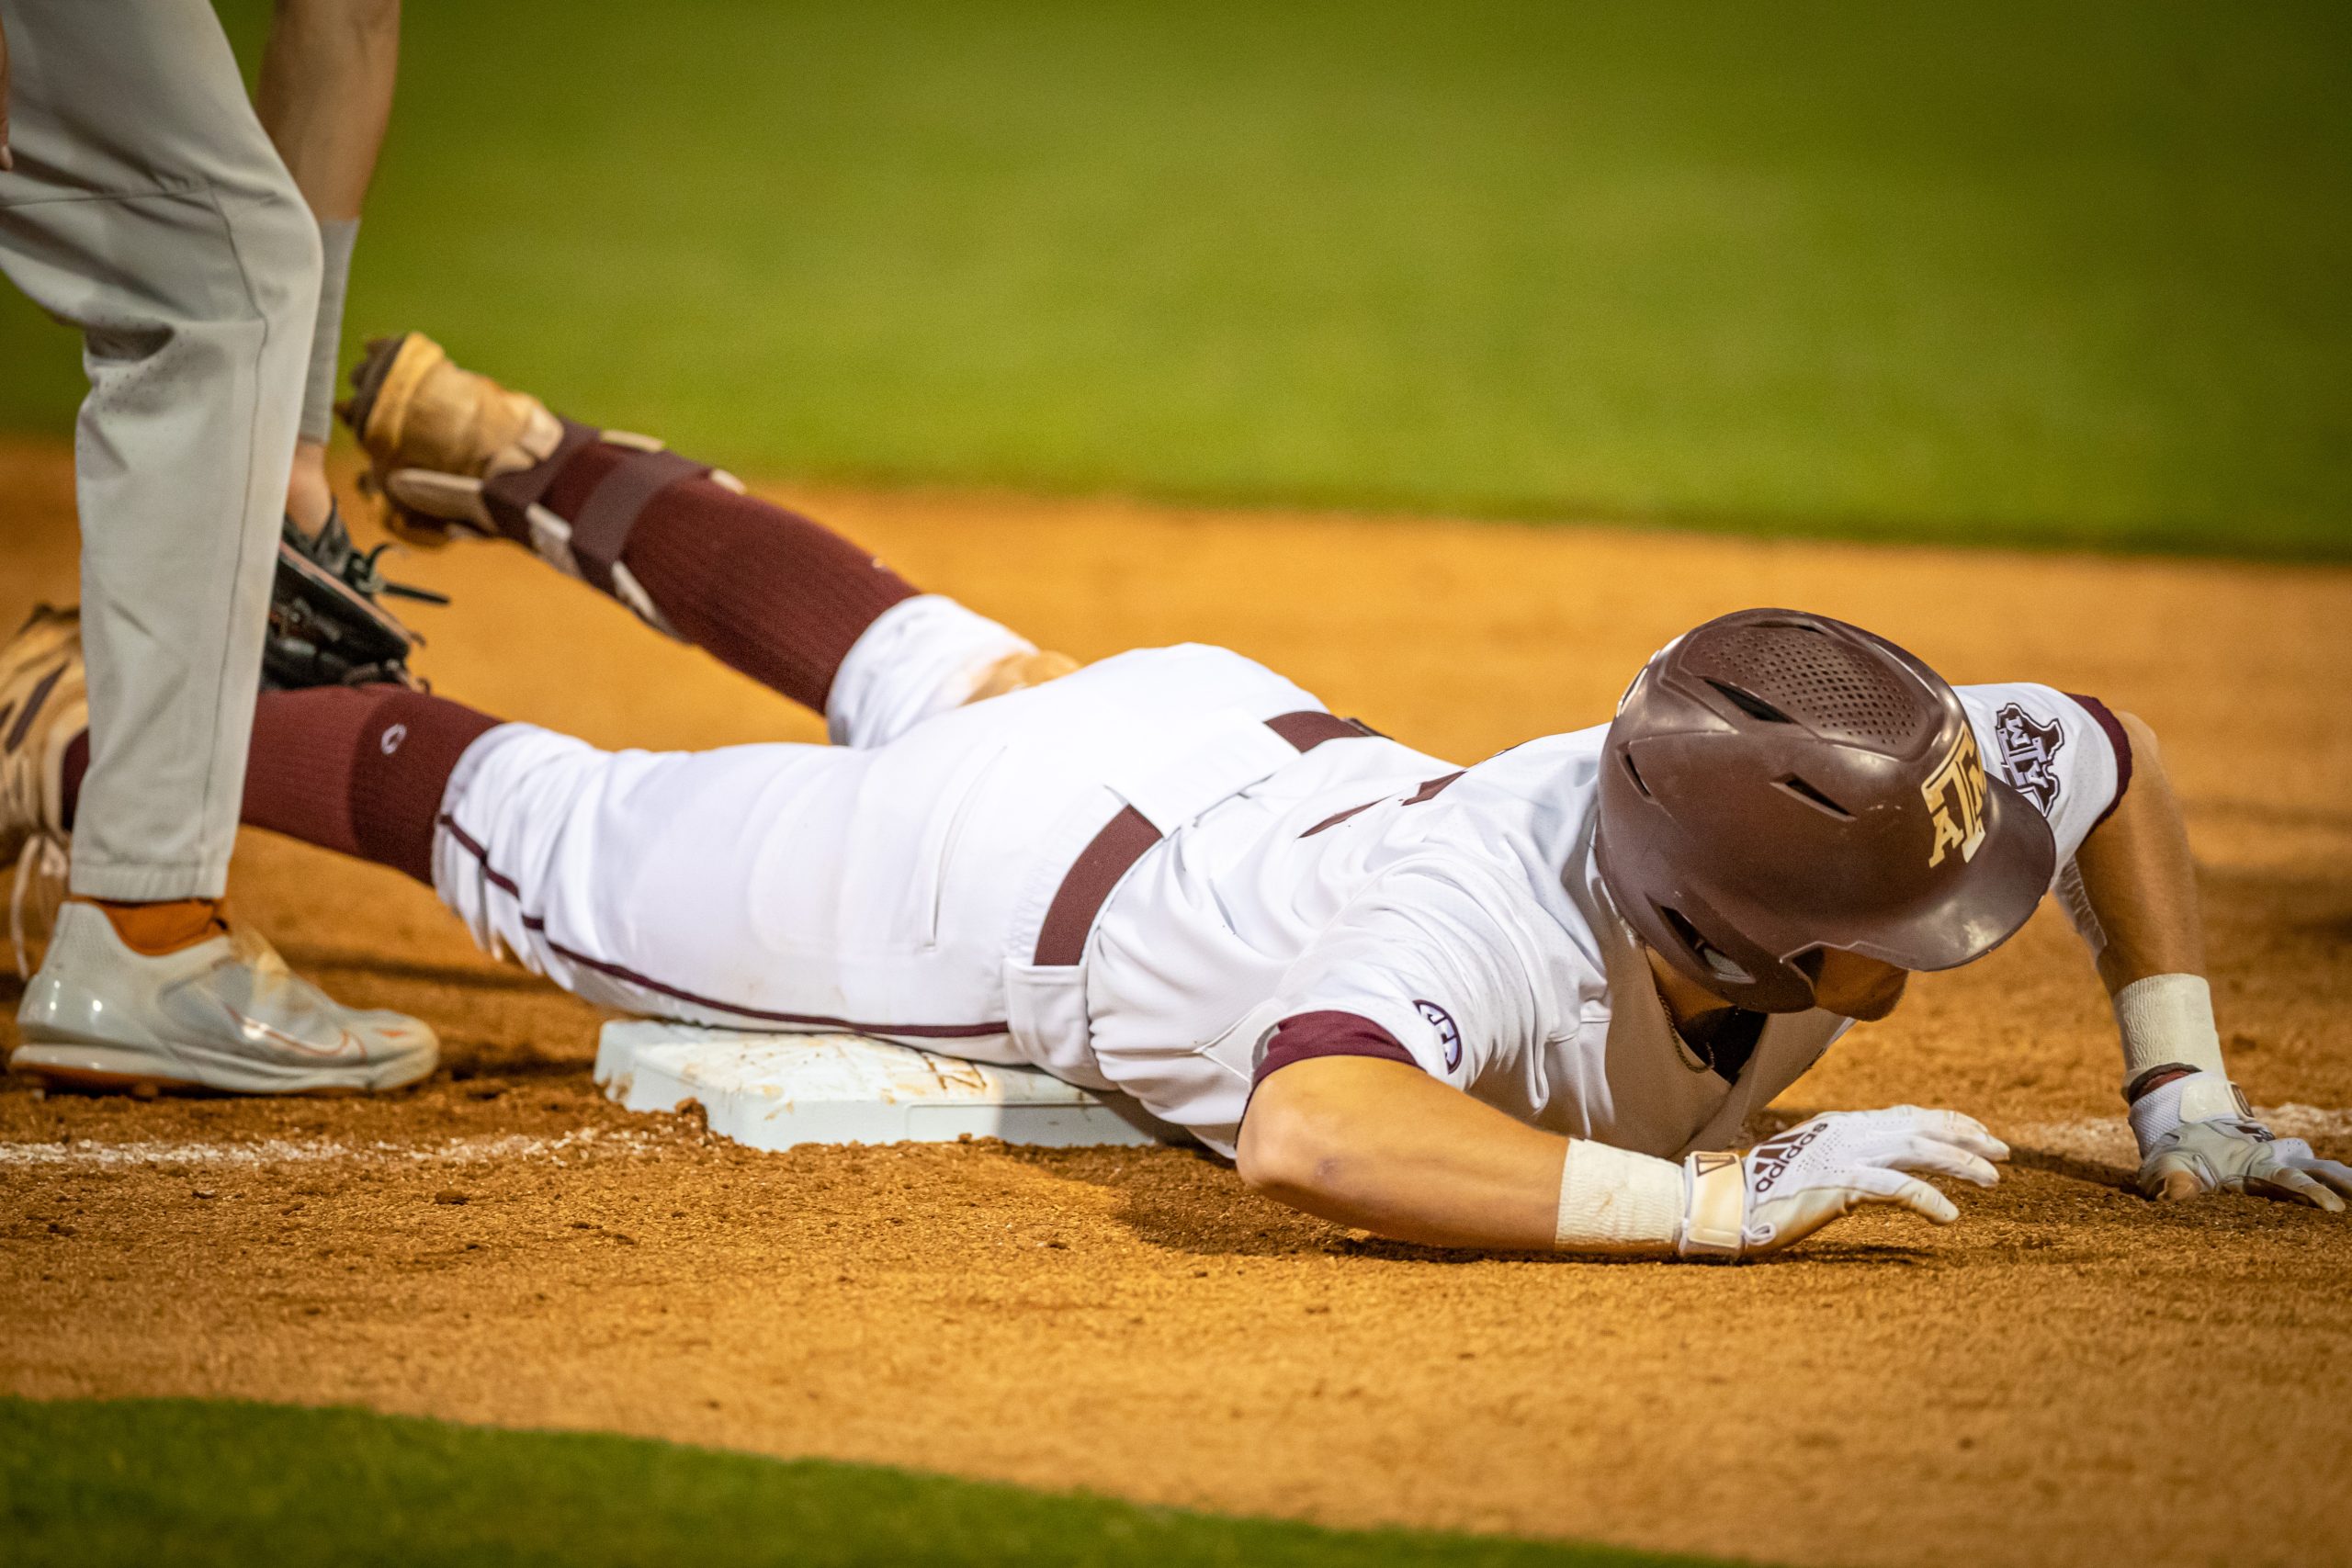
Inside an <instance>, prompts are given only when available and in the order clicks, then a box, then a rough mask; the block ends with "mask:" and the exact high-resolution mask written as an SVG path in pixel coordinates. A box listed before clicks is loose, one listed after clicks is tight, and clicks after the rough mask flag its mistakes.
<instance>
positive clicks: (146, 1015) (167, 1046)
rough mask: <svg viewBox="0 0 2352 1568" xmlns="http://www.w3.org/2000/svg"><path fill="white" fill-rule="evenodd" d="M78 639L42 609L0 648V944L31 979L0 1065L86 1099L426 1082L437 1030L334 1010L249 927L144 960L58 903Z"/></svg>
mask: <svg viewBox="0 0 2352 1568" xmlns="http://www.w3.org/2000/svg"><path fill="white" fill-rule="evenodd" d="M81 634H82V624H81V617H80V616H79V615H77V614H76V613H75V612H74V611H72V610H52V609H50V608H48V607H46V606H44V607H42V608H41V609H39V610H36V611H34V612H33V616H32V619H31V620H29V621H28V622H27V623H26V624H25V626H24V627H23V629H22V630H20V631H19V632H17V635H16V637H14V638H12V639H11V640H10V641H9V642H8V643H7V644H6V646H5V647H0V856H6V857H8V858H13V859H14V860H15V861H16V862H17V874H16V885H15V887H14V889H13V892H12V894H11V897H10V900H9V910H8V917H9V919H8V925H9V933H8V934H9V940H10V944H11V946H12V947H14V948H15V950H16V954H17V963H18V965H19V970H20V972H22V971H23V970H26V969H29V970H30V971H31V973H30V977H29V981H28V985H27V986H26V988H25V996H24V1001H23V1004H22V1005H21V1006H20V1007H19V1008H18V1009H17V1035H18V1040H19V1043H18V1045H17V1049H16V1050H15V1051H14V1052H12V1053H11V1054H10V1055H9V1057H8V1066H10V1067H11V1068H12V1069H14V1070H15V1071H17V1072H23V1073H31V1074H36V1075H38V1076H40V1077H44V1078H48V1079H50V1080H51V1081H54V1082H58V1083H61V1084H66V1085H72V1086H76V1087H81V1088H88V1089H144V1090H150V1091H152V1090H153V1089H219V1090H222V1091H225V1092H228V1093H232V1094H306V1093H311V1094H315V1093H336V1092H341V1093H353V1092H363V1093H364V1092H367V1091H368V1090H373V1089H398V1088H401V1086H403V1085H406V1084H412V1083H414V1082H416V1081H417V1080H418V1079H419V1078H422V1077H424V1076H425V1075H426V1074H428V1073H430V1072H431V1071H432V1070H433V1067H434V1064H435V1062H436V1061H437V1060H438V1059H439V1056H440V1044H439V1042H437V1041H436V1040H435V1038H434V1036H433V1031H432V1030H430V1029H428V1028H426V1027H425V1026H424V1024H422V1023H420V1022H418V1021H416V1020H415V1019H413V1018H408V1017H405V1016H404V1015H402V1014H400V1013H396V1012H383V1011H363V1010H358V1009H355V1008H346V1007H344V1006H343V1005H341V1004H340V1003H338V1002H336V1001H335V1000H334V998H330V997H329V996H327V994H326V993H325V992H323V991H322V990H320V989H319V988H318V987H316V986H313V985H311V983H310V982H309V981H307V980H304V979H302V978H301V977H300V976H297V975H296V974H294V973H293V971H291V970H290V969H288V968H287V966H286V961H285V960H284V959H282V958H280V957H279V956H278V955H277V950H276V949H274V948H272V947H271V946H270V945H269V943H268V942H267V941H266V940H265V939H264V938H263V937H262V936H261V935H260V934H259V933H257V932H254V931H249V930H244V929H239V928H232V929H229V930H225V931H220V932H219V934H216V935H213V936H211V937H209V938H206V939H205V940H203V941H200V942H196V943H194V944H193V945H191V946H187V947H183V948H180V949H178V950H177V951H175V952H171V953H162V954H151V953H141V952H137V951H135V950H133V949H132V948H131V947H130V945H129V944H127V943H126V942H124V941H123V940H122V938H121V936H120V935H119V933H118V932H117V931H116V930H115V927H114V922H113V921H111V920H109V919H107V914H106V911H105V910H103V909H101V908H98V907H97V906H96V905H95V904H89V903H84V902H80V901H78V900H74V899H72V898H69V897H65V894H64V873H65V871H66V869H67V867H68V865H69V864H70V860H69V854H70V852H69V849H68V840H67V837H66V833H65V826H64V795H65V778H64V773H65V754H66V751H67V750H68V749H69V748H70V747H71V745H72V744H73V740H74V737H75V736H76V735H79V734H80V733H82V731H83V730H84V729H85V728H87V726H88V722H89V707H88V701H87V696H86V691H87V686H86V681H85V675H84V671H83V665H82V635H81ZM44 949H45V950H44ZM37 950H42V951H38V967H34V966H33V960H34V958H35V955H36V951H37Z"/></svg>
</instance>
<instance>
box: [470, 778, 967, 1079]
mask: <svg viewBox="0 0 2352 1568" xmlns="http://www.w3.org/2000/svg"><path fill="white" fill-rule="evenodd" d="M441 827H442V829H444V830H445V831H447V833H448V835H449V839H450V841H451V842H453V843H455V844H456V845H457V846H458V848H459V849H461V850H463V851H465V852H467V853H468V854H469V855H471V856H473V857H474V859H475V860H477V861H479V862H481V870H482V875H483V876H484V877H485V878H487V879H488V880H489V882H490V884H491V886H493V887H496V888H498V889H499V890H500V891H502V892H503V893H505V894H506V895H507V896H508V897H512V898H515V899H516V900H517V901H518V902H519V901H520V899H521V897H522V889H520V888H519V887H517V886H515V879H514V878H513V877H511V876H508V875H507V874H505V873H503V872H502V871H500V870H499V869H498V868H497V867H496V866H494V865H492V864H491V863H490V852H489V851H488V850H486V849H484V848H483V847H482V846H481V843H480V842H479V841H478V840H475V839H474V837H473V836H472V835H471V834H469V833H468V832H467V831H466V830H465V829H463V828H460V827H458V824H457V823H456V822H455V821H453V820H451V819H450V818H449V817H448V815H447V813H444V814H443V815H442V818H441ZM523 927H524V929H525V930H526V931H537V932H538V933H539V935H540V936H542V937H547V929H548V922H547V917H546V916H544V915H533V914H529V913H526V914H525V915H524V916H523ZM547 943H548V949H549V950H550V951H552V952H554V953H559V954H560V955H561V956H562V957H563V958H564V959H565V960H566V961H568V962H570V963H572V964H579V965H580V966H581V967H582V968H583V969H594V970H595V971H596V972H597V973H598V974H600V975H610V976H612V977H613V978H614V979H616V980H624V981H627V982H628V984H629V985H632V986H638V987H643V988H644V989H646V990H649V991H652V992H654V993H656V994H657V995H660V996H664V997H669V998H673V999H675V1000H677V1001H682V1002H687V1003H690V1004H692V1005H693V1006H695V1007H698V1008H707V1009H708V1010H711V1011H713V1012H724V1013H732V1014H733V1015H735V1016H736V1017H737V1018H744V1019H750V1020H752V1021H754V1022H757V1023H775V1024H783V1025H786V1026H788V1027H790V1028H794V1029H838V1030H842V1031H846V1032H849V1033H852V1034H875V1035H879V1036H881V1037H882V1038H884V1039H886V1040H887V1039H899V1040H977V1039H978V1038H980V1037H982V1036H984V1035H989V1034H1002V1033H1004V1032H1006V1026H1005V1025H1004V1024H1003V1023H1001V1022H998V1023H859V1022H857V1021H854V1020H851V1019H846V1018H828V1017H825V1016H824V1015H822V1014H820V1013H807V1012H773V1011H770V1010H767V1009H765V1008H748V1007H742V1006H740V1005H738V1004H737V1003H734V1002H722V1001H719V1000H718V999H717V998H712V997H706V996H701V995H698V994H696V993H695V992H693V991H689V990H686V989H684V987H678V986H673V985H671V984H669V983H668V982H667V981H664V980H657V979H655V978H653V977H652V976H650V975H641V974H639V972H638V971H636V970H634V969H630V968H628V967H626V966H625V965H622V964H609V963H606V962H605V960H604V959H601V958H591V957H590V956H589V955H588V954H586V953H579V952H575V951H573V950H572V949H571V948H569V947H566V946H564V945H563V944H562V943H561V942H557V941H556V940H554V939H553V938H552V937H547Z"/></svg>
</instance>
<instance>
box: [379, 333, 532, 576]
mask: <svg viewBox="0 0 2352 1568" xmlns="http://www.w3.org/2000/svg"><path fill="white" fill-rule="evenodd" d="M351 388H352V391H351V397H350V398H349V399H348V400H346V401H345V402H344V403H343V404H342V405H341V406H340V407H339V408H338V409H337V410H336V412H338V413H340V414H341V415H342V416H343V420H344V423H345V424H348V425H349V426H350V427H351V431H352V434H355V435H356V436H357V437H358V438H359V445H360V446H361V447H362V448H364V449H365V450H366V451H367V454H368V461H369V463H370V465H371V467H370V470H369V474H370V479H371V480H372V482H373V487H374V489H375V490H376V491H377V492H378V493H379V494H380V495H381V496H382V497H383V499H384V502H385V513H386V518H385V525H386V526H387V527H389V528H390V530H391V531H392V533H393V534H395V535H396V536H399V537H401V538H402V539H405V540H407V541H408V542H410V543H411V544H422V545H438V544H444V543H447V540H448V537H449V535H450V533H451V532H452V531H453V530H459V531H463V532H467V533H473V534H481V535H491V534H494V533H495V532H496V529H495V528H494V527H493V526H492V524H491V521H490V516H489V513H486V512H485V511H483V509H482V504H481V484H482V481H483V480H484V479H494V478H496V477H497V476H498V475H500V474H504V473H513V472H515V471H516V470H518V469H523V468H532V467H535V466H537V464H540V463H543V462H545V461H547V459H548V458H549V457H553V456H554V455H555V449H556V447H557V446H558V445H559V444H560V442H561V441H562V440H563V422H562V421H561V420H560V419H558V418H557V417H556V416H555V415H554V414H553V413H551V412H548V406H547V405H546V404H545V403H543V402H541V401H539V400H538V399H537V398H535V397H532V396H531V395H530V394H529V393H527V392H515V391H510V390H508V389H506V388H504V387H502V386H500V385H499V384H498V383H497V382H495V381H493V380H492V379H491V378H489V377H487V376H480V375H476V374H475V373H474V372H473V371H470V370H467V369H463V368H460V367H458V365H457V364H456V363H455V362H454V361H452V360H451V359H450V357H449V355H448V354H447V351H445V350H444V349H443V348H442V346H441V345H440V344H437V343H435V342H434V341H433V340H432V339H431V338H429V337H426V336H425V335H424V333H401V335H399V336H398V337H382V338H377V339H376V340H374V341H373V342H371V343H370V344H368V353H367V355H366V356H365V357H364V358H362V359H361V360H360V362H359V363H358V365H357V366H356V367H354V368H353V369H352V372H351Z"/></svg>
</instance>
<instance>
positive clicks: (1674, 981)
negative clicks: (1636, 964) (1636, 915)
mask: <svg viewBox="0 0 2352 1568" xmlns="http://www.w3.org/2000/svg"><path fill="white" fill-rule="evenodd" d="M1642 956H1643V957H1644V958H1646V959H1648V960H1649V964H1650V977H1651V979H1652V980H1653V981H1655V982H1656V984H1657V996H1658V1000H1660V1001H1662V1002H1664V1003H1665V1004H1666V1015H1667V1017H1668V1018H1670V1019H1672V1020H1673V1021H1674V1027H1675V1028H1677V1029H1681V1028H1684V1027H1685V1026H1687V1025H1688V1024H1690V1023H1691V1022H1692V1021H1694V1020H1697V1019H1700V1018H1703V1017H1705V1016H1706V1015H1707V1014H1709V1013H1711V1012H1722V1011H1724V1010H1726V1009H1728V1008H1729V1007H1730V1006H1731V1003H1729V1002H1727V1001H1725V1000H1724V999H1723V998H1721V997H1719V996H1717V995H1715V994H1714V993H1713V991H1710V990H1709V989H1707V987H1704V986H1702V985H1701V984H1699V982H1697V981H1696V980H1693V979H1691V977H1690V976H1687V975H1685V974H1683V973H1682V971H1680V970H1679V969H1677V968H1676V967H1675V966H1674V965H1673V964H1668V962H1667V961H1666V960H1665V959H1664V958H1662V957H1660V956H1659V955H1658V953H1657V949H1656V948H1653V947H1649V946H1647V945H1645V946H1644V947H1643V948H1642Z"/></svg>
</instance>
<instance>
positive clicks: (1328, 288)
mask: <svg viewBox="0 0 2352 1568" xmlns="http://www.w3.org/2000/svg"><path fill="white" fill-rule="evenodd" d="M226 9H227V14H228V15H229V17H230V18H231V20H232V24H233V27H232V30H233V32H234V33H235V34H236V36H237V37H238V38H239V39H240V41H241V43H245V44H250V43H251V42H252V41H253V40H254V39H257V38H258V36H259V32H260V25H261V21H262V19H263V17H262V13H263V12H264V10H265V9H266V7H265V6H263V5H262V4H260V0H235V3H234V4H232V5H230V6H227V8H226ZM403 63H404V71H403V80H402V85H401V103H400V107H399V110H398V114H397V118H396V121H395V125H394V130H393V135H392V141H391V145H390V150H389V152H388V155H387V160H386V163H385V165H384V168H383V171H382V175H381V177H380V179H379V186H378V192H377V198H376V200H375V202H374V203H373V205H372V206H371V208H370V211H369V217H368V226H367V230H366V232H365V235H364V237H363V241H362V244H361V249H360V259H359V276H358V279H357V282H356V298H355V302H354V307H353V311H352V325H353V328H354V333H355V341H356V333H360V332H364V331H368V330H374V329H381V328H388V327H395V326H400V327H405V326H419V327H424V328H427V329H430V330H432V331H433V332H435V333H438V334H440V335H443V336H444V337H445V338H446V339H447V340H448V341H449V342H450V343H451V344H452V345H453V346H454V347H455V348H456V349H457V350H458V352H459V353H460V354H461V355H464V356H467V357H469V358H471V359H473V360H475V361H477V362H479V363H480V364H481V365H482V366H483V367H486V368H491V369H493V370H495V371H497V372H499V373H501V374H504V375H507V376H510V377H512V378H515V379H518V380H520V381H522V382H525V383H527V384H529V385H531V386H533V387H534V388H537V389H546V390H547V391H548V392H549V393H550V395H551V396H553V397H554V398H555V399H557V400H560V402H561V403H562V404H563V405H564V406H566V407H569V408H571V409H573V410H576V411H578V412H581V413H582V414H584V415H586V416H589V417H593V418H595V419H599V420H602V421H605V422H607V423H615V424H622V425H633V426H638V427H651V428H654V429H657V430H660V431H661V432H662V433H664V434H669V435H671V436H673V438H674V439H676V440H677V441H679V442H680V443H681V444H682V445H684V446H689V447H691V448H693V449H694V450H695V451H696V452H698V453H703V454H707V455H708V456H710V457H716V458H718V459H721V460H724V461H726V462H729V463H730V464H732V465H735V466H738V467H741V468H748V469H751V470H754V471H757V472H761V473H764V474H775V475H786V476H802V477H813V478H822V479H875V480H883V481H889V482H901V481H916V482H928V481H944V482H951V483H972V482H978V483H986V484H993V485H1007V486H1015V487H1035V488H1038V489H1044V490H1053V491H1093V490H1110V491H1130V492H1140V493H1146V494H1157V495H1167V496H1177V497H1197V498H1207V499H1218V500H1234V501H1245V502H1306V503H1310V504H1314V503H1337V504H1344V505H1363V506H1372V507H1396V508H1410V509H1419V510H1449V511H1453V510H1458V511H1464V512H1471V513H1489V514H1496V515H1506V516H1516V517H1525V518H1531V519H1548V518H1573V517H1584V516H1593V515H1600V516H1611V517H1628V518H1645V519H1647V518H1655V519H1662V520H1679V521H1688V522H1692V523H1698V524H1702V525H1719V526H1724V527H1732V528H1739V529H1750V530H1775V531H1810V532H1821V531H1826V532H1836V533H1847V534H1855V535H1862V536H1894V537H1933V538H1939V539H1960V540H1985V541H2004V542H2031V543H2086V544H2104V545H2115V546H2125V547H2156V548H2181V549H2198V550H2219V551H2226V552H2234V553H2245V554H2267V555H2291V556H2323V557H2337V558H2342V557H2348V556H2352V288H2346V278H2347V276H2352V114H2347V113H2346V111H2345V105H2346V103H2347V102H2352V9H2347V8H2346V7H2345V6H2341V5H2336V4H2332V3H2326V0H2320V3H2312V4H2244V5H2226V6H2225V5H2214V4H2211V3H2209V0H2187V3H2176V0H2120V3H2115V4H2097V5H2093V4H2083V3H2080V0H1964V3H1963V0H1951V3H1947V4H1916V3H1915V4H1896V5H1882V4H1875V3H1871V4H1863V3H1860V0H1855V3H1849V4H1805V3H1801V0H1792V3H1788V4H1778V5H1772V6H1750V5H1744V4H1732V3H1722V4H1699V3H1682V4H1663V5H1662V4H1655V3H1652V0H1627V3H1623V4H1611V5H1564V4H1558V3H1556V0H1526V3H1523V4H1522V3H1499V0H1463V3H1460V4H1453V5H1445V6H1427V5H1418V4H1407V3H1404V0H1352V3H1348V4H1331V5H1320V4H1317V5H1308V4H1283V5H1265V4H1260V3H1257V0H1247V3H1228V0H1182V3H1170V4H1165V5H1146V4H1125V5H1116V6H1103V5H1099V4H1088V3H1081V0H1071V3H1069V4H1051V5H1040V4H1023V5H996V4H981V3H969V0H953V3H941V4H935V5H922V4H904V3H893V0H854V3H853V0H833V3H809V4H794V5H790V6H779V5H769V4H760V3H753V0H742V3H737V4H720V3H717V0H665V3H664V4H662V5H659V6H646V5H631V4H621V3H619V0H501V3H499V4H497V5H489V6H484V5H464V4H459V3H458V0H410V4H409V6H408V40H407V51H406V55H405V59H404V62H403ZM0 367H5V374H0V424H10V425H18V426H22V425H27V424H34V425H46V426H56V425H58V424H59V423H60V422H61V421H62V417H63V413H64V410H65V409H66V408H67V407H68V406H69V405H70V402H71V400H72V397H73V389H74V376H75V371H74V365H73V364H72V362H71V358H70V355H69V354H68V353H67V352H66V349H65V346H64V344H63V342H62V338H60V337H59V336H58V335H57V334H54V333H49V332H48V331H46V330H45V329H37V328H36V327H35V325H33V324H32V323H31V322H30V320H29V317H28V314H27V312H26V311H25V310H23V309H22V308H21V307H20V306H17V305H16V304H14V303H13V302H12V303H10V304H9V305H7V306H6V308H5V309H4V310H0Z"/></svg>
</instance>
